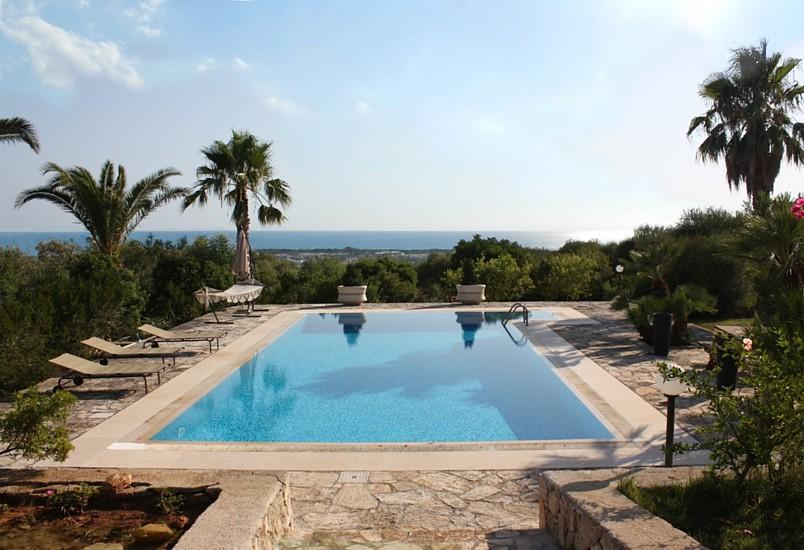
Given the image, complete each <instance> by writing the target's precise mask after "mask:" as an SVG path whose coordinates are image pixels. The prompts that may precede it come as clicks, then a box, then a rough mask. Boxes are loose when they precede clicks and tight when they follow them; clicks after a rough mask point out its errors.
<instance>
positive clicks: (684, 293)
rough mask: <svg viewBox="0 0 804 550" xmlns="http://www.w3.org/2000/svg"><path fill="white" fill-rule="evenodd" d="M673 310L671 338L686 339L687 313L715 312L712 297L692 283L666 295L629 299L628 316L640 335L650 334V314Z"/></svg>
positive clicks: (681, 340)
mask: <svg viewBox="0 0 804 550" xmlns="http://www.w3.org/2000/svg"><path fill="white" fill-rule="evenodd" d="M659 312H667V313H672V314H673V329H672V342H673V343H682V342H684V341H685V339H686V334H687V327H688V324H689V318H690V315H692V314H693V313H716V312H717V309H716V308H715V299H714V297H713V296H712V295H711V294H709V293H708V292H707V291H706V289H704V288H701V287H699V286H697V285H694V284H686V285H680V286H679V287H677V288H676V289H675V290H674V291H673V292H672V293H670V295H669V296H654V295H647V296H643V297H642V298H639V299H637V300H635V301H633V302H631V303H630V304H629V306H628V316H629V319H630V320H631V322H632V323H634V325H635V326H636V327H637V330H638V331H639V333H640V334H641V335H642V336H643V337H646V338H647V337H649V335H650V317H651V315H653V314H654V313H659Z"/></svg>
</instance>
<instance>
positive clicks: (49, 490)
mask: <svg viewBox="0 0 804 550" xmlns="http://www.w3.org/2000/svg"><path fill="white" fill-rule="evenodd" d="M45 494H46V495H47V496H49V497H52V496H53V495H55V494H56V491H54V490H53V489H48V490H47V491H46V493H45Z"/></svg>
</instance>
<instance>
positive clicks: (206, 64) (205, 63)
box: [195, 57, 218, 73]
mask: <svg viewBox="0 0 804 550" xmlns="http://www.w3.org/2000/svg"><path fill="white" fill-rule="evenodd" d="M217 66H218V62H217V61H215V58H214V57H205V58H204V59H202V60H201V61H199V62H198V63H197V64H196V66H195V70H196V71H198V72H199V73H205V72H207V71H211V70H212V69H214V68H215V67H217Z"/></svg>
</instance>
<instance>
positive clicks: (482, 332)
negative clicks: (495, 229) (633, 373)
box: [152, 311, 612, 443]
mask: <svg viewBox="0 0 804 550" xmlns="http://www.w3.org/2000/svg"><path fill="white" fill-rule="evenodd" d="M534 313H536V315H534V318H535V319H543V320H544V319H550V318H554V317H553V316H552V314H551V313H550V312H547V311H539V312H534ZM506 328H507V330H506ZM611 438H612V434H611V433H610V432H609V431H608V430H607V429H606V428H605V426H604V425H603V424H602V423H601V422H600V420H598V418H597V417H596V416H595V415H594V414H593V413H592V412H591V411H590V410H589V409H588V408H587V407H586V406H585V405H584V403H583V402H581V401H580V400H579V399H578V397H576V395H575V394H574V393H573V392H572V390H570V389H569V388H568V387H567V386H566V385H565V384H564V382H563V381H562V380H561V379H560V378H559V377H558V376H557V374H556V372H555V369H554V367H553V366H552V365H551V364H550V363H549V362H548V361H547V360H546V359H545V358H544V357H543V356H542V355H540V354H539V353H537V351H536V350H535V348H533V347H532V346H531V345H530V344H528V343H526V342H523V340H522V335H521V334H520V333H519V331H518V330H517V329H516V327H515V326H513V324H509V325H507V327H503V326H502V324H501V323H500V315H499V314H493V313H484V312H479V311H474V312H467V311H462V312H452V311H438V312H397V313H392V312H383V313H379V312H371V313H340V314H339V313H334V314H313V313H311V314H307V315H305V316H304V318H303V319H301V320H300V321H299V322H297V323H296V324H295V325H294V326H292V327H291V328H290V329H288V331H287V332H285V333H284V334H283V335H282V336H280V337H279V338H278V339H277V340H275V341H274V342H273V343H271V344H269V345H268V346H267V347H265V348H263V349H262V350H261V351H260V352H259V353H257V354H256V355H255V356H254V358H253V359H251V360H250V361H248V362H247V363H245V364H244V365H243V366H241V367H240V368H239V369H237V370H236V371H234V372H233V373H232V374H231V375H229V376H228V377H227V378H226V379H224V380H223V381H221V382H220V383H219V384H218V385H217V386H216V387H214V388H213V389H212V390H210V391H209V392H208V393H207V394H206V395H204V396H203V397H201V398H200V399H199V400H198V401H196V402H195V403H194V404H193V405H191V406H190V408H188V409H187V410H185V411H184V412H183V413H182V414H181V415H179V416H178V417H177V418H175V419H174V420H173V421H171V422H170V423H169V424H168V425H167V426H165V427H164V428H163V429H162V430H161V431H159V432H158V433H157V434H156V435H155V436H154V437H153V438H152V439H154V440H161V441H232V442H235V441H248V442H330V443H357V442H360V443H370V442H431V441H432V442H458V441H512V440H556V439H611Z"/></svg>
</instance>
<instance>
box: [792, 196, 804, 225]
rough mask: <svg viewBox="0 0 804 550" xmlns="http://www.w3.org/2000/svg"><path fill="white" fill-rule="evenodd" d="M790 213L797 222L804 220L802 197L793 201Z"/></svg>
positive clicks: (803, 200)
mask: <svg viewBox="0 0 804 550" xmlns="http://www.w3.org/2000/svg"><path fill="white" fill-rule="evenodd" d="M790 211H791V212H792V213H793V215H794V216H795V217H796V219H797V220H800V219H802V218H804V197H799V198H797V199H796V200H794V201H793V206H792V208H790Z"/></svg>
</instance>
